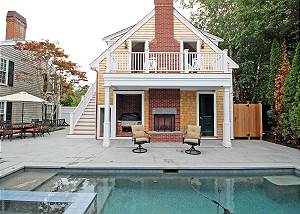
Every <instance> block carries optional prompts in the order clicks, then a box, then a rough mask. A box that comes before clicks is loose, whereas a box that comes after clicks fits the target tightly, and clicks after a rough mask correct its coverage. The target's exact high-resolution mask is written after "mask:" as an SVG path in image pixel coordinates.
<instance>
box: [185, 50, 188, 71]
mask: <svg viewBox="0 0 300 214" xmlns="http://www.w3.org/2000/svg"><path fill="white" fill-rule="evenodd" d="M184 70H185V73H189V49H185V50H184Z"/></svg>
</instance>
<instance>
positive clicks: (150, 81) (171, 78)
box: [103, 73, 232, 88]
mask: <svg viewBox="0 0 300 214" xmlns="http://www.w3.org/2000/svg"><path fill="white" fill-rule="evenodd" d="M103 76H104V86H117V87H125V86H126V87H127V86H128V87H133V88H134V87H186V86H188V87H201V86H202V87H221V86H230V87H231V86H232V79H231V74H230V73H218V74H208V73H205V74H180V75H178V74H155V73H149V74H146V73H144V74H134V75H132V74H130V73H122V74H121V73H105V74H104V75H103Z"/></svg>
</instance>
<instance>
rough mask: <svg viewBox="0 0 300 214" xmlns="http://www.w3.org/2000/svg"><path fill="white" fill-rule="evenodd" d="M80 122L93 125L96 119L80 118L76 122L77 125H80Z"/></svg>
mask: <svg viewBox="0 0 300 214" xmlns="http://www.w3.org/2000/svg"><path fill="white" fill-rule="evenodd" d="M80 122H84V123H85V122H93V123H95V122H96V118H82V117H81V118H80V119H79V120H78V123H80Z"/></svg>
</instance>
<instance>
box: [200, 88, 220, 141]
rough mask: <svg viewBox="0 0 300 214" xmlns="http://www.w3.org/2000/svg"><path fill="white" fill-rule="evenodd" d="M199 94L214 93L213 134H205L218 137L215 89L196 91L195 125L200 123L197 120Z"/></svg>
mask: <svg viewBox="0 0 300 214" xmlns="http://www.w3.org/2000/svg"><path fill="white" fill-rule="evenodd" d="M200 94H213V95H214V136H206V137H218V136H217V135H218V134H217V99H216V98H217V96H216V91H197V97H196V102H197V103H196V107H197V126H199V125H200V121H199V116H200V112H199V107H200V106H199V101H200V100H199V95H200Z"/></svg>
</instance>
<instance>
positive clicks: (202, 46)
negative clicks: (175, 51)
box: [201, 40, 204, 49]
mask: <svg viewBox="0 0 300 214" xmlns="http://www.w3.org/2000/svg"><path fill="white" fill-rule="evenodd" d="M203 48H204V42H203V40H201V49H203Z"/></svg>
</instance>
